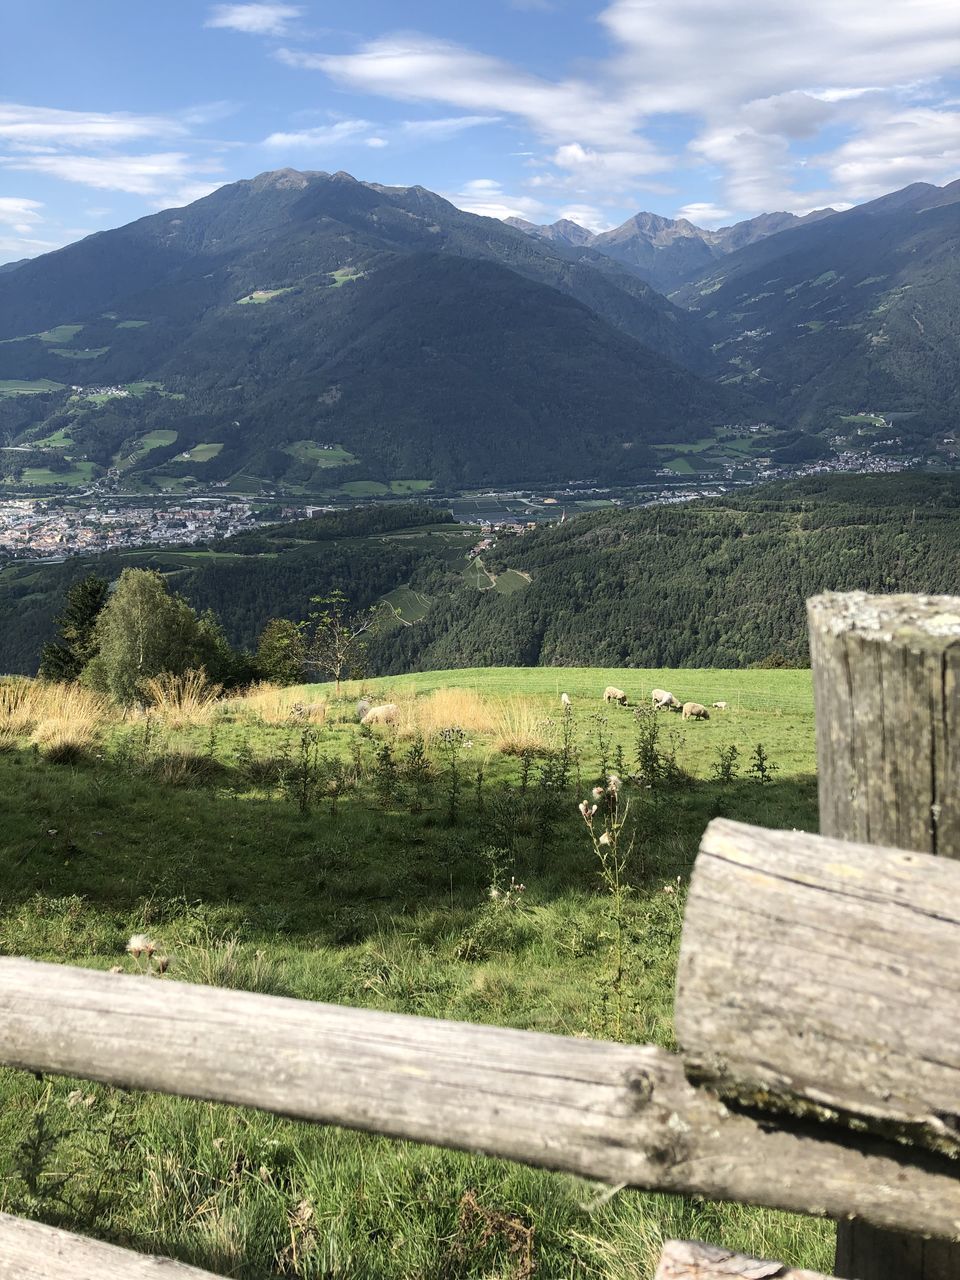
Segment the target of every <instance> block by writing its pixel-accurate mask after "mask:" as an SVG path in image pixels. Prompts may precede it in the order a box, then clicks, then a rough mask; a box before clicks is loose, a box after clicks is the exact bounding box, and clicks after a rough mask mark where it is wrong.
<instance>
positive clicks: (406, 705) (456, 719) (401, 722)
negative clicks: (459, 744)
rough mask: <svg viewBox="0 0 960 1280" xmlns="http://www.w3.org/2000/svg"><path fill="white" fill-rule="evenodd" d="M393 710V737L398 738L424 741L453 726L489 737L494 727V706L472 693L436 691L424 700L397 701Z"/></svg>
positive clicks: (461, 690) (470, 690) (467, 690)
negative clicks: (395, 715) (420, 736)
mask: <svg viewBox="0 0 960 1280" xmlns="http://www.w3.org/2000/svg"><path fill="white" fill-rule="evenodd" d="M397 706H398V707H399V708H400V715H399V718H398V720H397V722H396V723H397V733H398V734H399V735H400V736H401V737H413V736H414V734H417V733H422V734H423V736H424V737H425V738H428V737H430V735H431V734H434V733H439V731H440V730H441V729H450V728H452V727H453V726H454V725H459V727H460V728H461V729H463V730H465V731H466V732H467V733H484V734H485V733H493V732H494V731H495V729H496V727H497V709H496V706H495V705H491V703H489V702H488V701H487V700H486V699H484V698H481V697H480V695H479V694H478V693H476V692H475V691H474V690H473V689H457V688H450V689H436V690H434V692H433V693H430V694H427V696H426V697H424V698H403V699H401V700H398V702H397Z"/></svg>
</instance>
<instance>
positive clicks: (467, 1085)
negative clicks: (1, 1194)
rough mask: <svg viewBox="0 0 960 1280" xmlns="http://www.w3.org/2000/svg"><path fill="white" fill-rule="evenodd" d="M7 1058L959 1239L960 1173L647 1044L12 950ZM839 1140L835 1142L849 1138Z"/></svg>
mask: <svg viewBox="0 0 960 1280" xmlns="http://www.w3.org/2000/svg"><path fill="white" fill-rule="evenodd" d="M0 1063H2V1064H4V1065H6V1066H11V1067H20V1068H24V1069H27V1070H31V1071H41V1072H51V1073H54V1074H59V1075H67V1076H80V1077H83V1078H85V1079H91V1080H100V1081H104V1082H106V1083H109V1084H113V1085H120V1086H126V1087H130V1088H136V1089H152V1090H157V1091H159V1092H162V1093H174V1094H182V1095H184V1096H186V1097H192V1098H202V1099H207V1100H212V1101H219V1102H227V1103H234V1104H239V1105H244V1106H252V1107H258V1108H260V1109H261V1110H265V1111H272V1112H276V1113H278V1114H281V1115H287V1116H292V1117H296V1118H299V1119H303V1120H313V1121H319V1122H322V1123H328V1124H339V1125H345V1126H348V1127H350V1128H355V1129H363V1130H367V1131H369V1132H374V1133H382V1134H387V1135H390V1136H393V1137H397V1138H410V1139H413V1140H416V1141H420V1142H429V1143H433V1144H435V1145H437V1146H445V1147H456V1148H460V1149H463V1150H469V1151H480V1152H484V1153H486V1154H489V1155H495V1156H500V1157H504V1158H507V1159H513V1160H519V1161H522V1162H524V1163H527V1164H532V1165H537V1166H540V1167H543V1168H548V1169H562V1170H567V1171H569V1172H571V1173H575V1174H579V1175H581V1176H583V1177H588V1178H596V1179H600V1180H604V1181H608V1182H612V1183H622V1184H624V1185H628V1186H633V1187H643V1188H651V1189H655V1190H660V1191H671V1192H685V1193H693V1194H698V1195H702V1196H705V1197H707V1198H710V1199H724V1200H739V1201H743V1202H746V1203H751V1204H759V1205H768V1206H773V1207H777V1208H783V1209H790V1210H794V1211H797V1212H803V1213H812V1214H828V1215H831V1216H835V1217H840V1216H842V1215H845V1214H848V1213H857V1214H859V1215H860V1216H862V1217H863V1218H865V1219H868V1220H870V1221H872V1222H875V1223H877V1224H878V1225H881V1226H883V1225H898V1226H906V1227H909V1228H910V1229H912V1230H914V1231H920V1232H926V1233H928V1234H931V1235H938V1236H944V1237H950V1238H954V1237H956V1236H958V1235H960V1184H958V1181H957V1178H956V1177H955V1171H956V1170H955V1166H953V1165H951V1163H950V1162H948V1161H946V1160H943V1159H942V1158H939V1157H934V1156H931V1155H928V1154H927V1153H920V1158H919V1159H918V1160H917V1162H916V1163H913V1162H911V1161H910V1160H908V1159H906V1158H905V1153H904V1151H903V1149H902V1148H899V1147H897V1146H896V1145H895V1144H885V1143H883V1142H880V1141H878V1140H876V1139H873V1138H870V1137H869V1136H868V1137H867V1138H865V1139H864V1141H862V1142H861V1141H860V1140H859V1138H858V1137H855V1136H853V1135H849V1134H840V1135H839V1137H838V1138H837V1140H833V1139H832V1137H831V1134H830V1133H829V1132H824V1131H822V1129H821V1130H819V1131H813V1130H810V1131H807V1130H805V1129H804V1128H803V1127H802V1126H801V1127H800V1128H798V1129H797V1130H796V1131H793V1130H789V1129H780V1128H776V1129H775V1128H772V1127H771V1126H770V1124H769V1123H767V1122H764V1121H758V1120H756V1119H754V1118H752V1117H750V1116H748V1115H741V1114H737V1113H735V1112H734V1111H732V1110H731V1109H729V1108H728V1107H727V1106H725V1105H724V1104H723V1103H722V1102H721V1101H720V1100H719V1099H718V1098H717V1096H716V1095H715V1094H714V1093H713V1092H711V1091H710V1090H706V1089H698V1088H695V1087H694V1086H692V1085H691V1084H690V1083H688V1081H687V1080H686V1078H685V1076H684V1071H683V1066H682V1063H681V1062H680V1060H679V1059H678V1058H676V1057H674V1056H672V1055H670V1054H668V1053H665V1052H664V1051H663V1050H661V1049H657V1048H654V1047H652V1046H628V1045H620V1044H610V1043H605V1042H601V1041H591V1040H580V1039H573V1038H566V1037H561V1036H552V1035H544V1034H541V1033H537V1032H527V1031H512V1030H507V1029H503V1028H498V1027H483V1026H475V1025H473V1024H472V1023H456V1022H441V1021H435V1020H433V1019H430V1018H417V1017H412V1016H409V1015H405V1014H393V1013H378V1012H373V1011H369V1010H362V1009H352V1008H345V1007H340V1006H337V1005H323V1004H312V1003H309V1002H306V1001H299V1000H289V999H283V998H279V997H274V996H261V995H252V994H249V993H246V992H239V991H229V990H223V989H220V988H211V987H199V986H193V985H188V984H183V983H176V982H168V981H167V980H166V979H164V980H158V979H156V978H149V977H134V976H126V975H122V974H110V973H103V972H93V971H89V970H84V969H75V968H71V967H69V966H60V965H49V964H40V963H37V962H34V961H30V960H20V959H0ZM834 1136H836V1135H834Z"/></svg>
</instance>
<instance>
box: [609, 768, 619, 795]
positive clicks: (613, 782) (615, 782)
mask: <svg viewBox="0 0 960 1280" xmlns="http://www.w3.org/2000/svg"><path fill="white" fill-rule="evenodd" d="M622 786H623V779H622V778H621V777H620V775H619V773H611V774H610V775H609V776H608V778H607V790H608V791H612V792H613V794H614V795H616V794H617V792H618V791H619V790H620V788H621V787H622Z"/></svg>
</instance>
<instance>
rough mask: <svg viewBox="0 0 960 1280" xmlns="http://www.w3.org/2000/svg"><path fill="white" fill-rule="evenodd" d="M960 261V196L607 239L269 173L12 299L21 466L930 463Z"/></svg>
mask: <svg viewBox="0 0 960 1280" xmlns="http://www.w3.org/2000/svg"><path fill="white" fill-rule="evenodd" d="M958 242H960V183H953V184H951V185H950V186H947V187H943V188H939V187H933V186H930V185H928V184H915V185H913V186H911V187H908V188H906V189H904V190H903V191H901V192H897V193H894V194H893V195H891V196H887V197H884V198H883V199H881V200H877V201H873V202H872V203H871V204H867V205H861V206H858V207H856V208H854V209H850V210H847V211H845V212H840V213H837V212H833V211H831V210H822V211H818V212H817V213H815V214H811V215H808V216H807V217H805V218H797V217H794V216H793V215H791V214H767V215H763V216H761V217H759V218H754V219H751V220H750V221H748V222H744V223H738V224H736V225H735V226H731V227H726V228H722V229H720V230H719V231H705V230H703V229H701V228H697V227H694V226H693V224H691V223H689V222H685V221H683V220H678V221H671V220H669V219H665V218H660V217H659V216H657V215H654V214H648V213H641V214H638V215H636V216H635V217H634V218H632V219H630V220H629V221H628V222H627V223H625V224H624V226H623V227H620V228H617V229H616V230H615V231H611V232H607V233H604V234H602V235H599V236H594V235H593V234H592V233H590V232H589V231H586V230H585V229H584V228H580V227H577V226H576V225H575V224H573V223H563V222H561V223H557V224H554V225H553V226H552V227H548V228H536V227H532V226H528V225H524V226H521V227H518V226H516V225H507V224H506V223H504V222H500V221H498V220H495V219H491V218H482V217H478V216H476V215H473V214H469V213H464V212H462V211H461V210H458V209H456V208H455V207H454V206H453V205H452V204H450V203H449V202H447V201H446V200H444V199H443V198H441V197H440V196H438V195H435V194H434V193H432V192H430V191H427V190H425V189H424V188H422V187H409V188H391V187H384V186H380V185H378V184H375V183H364V182H359V181H357V180H356V179H354V178H352V177H351V176H350V175H349V174H344V173H336V174H327V173H300V172H297V171H295V170H289V169H286V170H280V171H276V172H272V173H266V174H261V175H260V176H259V177H258V178H255V179H253V180H250V181H243V182H237V183H233V184H231V185H229V186H226V187H222V188H220V189H219V190H218V191H216V192H214V193H213V194H212V195H209V196H207V197H205V198H204V199H202V200H198V201H196V202H195V203H193V204H190V205H188V206H186V207H184V208H182V209H172V210H166V211H164V212H162V213H158V214H154V215H151V216H149V217H146V218H142V219H140V220H138V221H137V222H134V223H131V224H129V225H128V226H125V227H121V228H118V229H117V230H114V231H107V232H101V233H98V234H96V235H93V236H90V237H88V238H87V239H85V240H82V241H79V242H78V243H76V244H73V245H70V246H68V247H66V248H64V249H61V250H58V251H56V252H54V253H49V254H45V255H43V256H42V257H39V258H35V259H32V260H29V261H26V262H22V263H19V264H11V265H10V266H9V267H8V269H7V270H5V271H4V272H2V273H0V464H2V466H3V467H4V468H5V470H6V473H7V474H8V475H13V476H16V475H18V474H20V475H22V476H25V477H27V478H28V479H29V478H30V477H31V476H32V477H34V479H36V478H37V477H40V478H41V479H44V478H47V479H50V480H51V482H52V483H56V479H57V477H58V476H62V477H64V479H63V480H62V482H61V483H64V484H70V483H74V484H80V483H86V482H88V481H89V479H90V478H91V476H94V475H97V474H101V473H104V472H106V473H108V476H109V475H111V474H112V475H113V476H114V478H115V480H116V478H117V477H119V478H120V480H122V483H123V487H124V488H127V487H131V486H132V487H134V488H136V486H137V485H138V484H139V485H140V486H141V487H142V488H146V489H149V488H151V487H152V488H154V489H156V488H160V489H166V490H178V489H183V488H185V487H190V485H191V484H192V483H195V482H201V483H213V482H218V483H222V484H226V483H229V485H230V487H231V489H232V490H233V489H238V490H241V491H243V490H246V491H253V492H256V491H259V490H260V489H261V488H262V487H263V486H264V485H275V484H279V485H281V486H282V487H284V488H285V489H286V490H288V491H290V492H293V493H296V492H309V493H317V492H320V491H323V492H330V493H337V492H339V493H343V494H347V495H360V494H362V493H371V494H372V493H378V492H386V491H389V490H390V489H392V490H393V492H400V493H403V492H416V491H419V490H423V489H425V488H427V487H428V486H430V485H436V486H439V487H443V488H464V487H469V486H472V485H480V484H500V485H504V484H517V483H534V482H551V481H569V480H574V479H577V480H605V481H610V480H611V479H616V480H619V481H621V482H626V483H629V482H631V481H633V480H640V479H646V478H650V477H652V476H653V474H654V473H655V471H656V469H657V467H658V465H659V464H660V463H661V461H662V450H663V449H664V448H665V447H667V446H668V445H675V444H678V443H679V444H683V443H690V442H693V441H697V440H702V439H704V438H709V437H711V436H712V435H714V434H715V432H716V430H717V429H718V428H720V427H721V426H722V425H723V424H729V423H731V422H738V421H740V422H743V421H751V420H753V419H756V418H758V417H764V418H766V419H767V420H768V421H770V422H772V423H774V424H775V425H777V426H780V427H784V428H787V429H790V430H791V431H792V432H793V434H792V436H791V437H790V440H791V441H792V442H796V440H797V430H798V429H799V430H800V431H802V432H803V433H804V439H803V441H801V442H800V444H799V448H800V453H801V455H802V454H803V453H804V452H805V451H806V453H807V454H810V453H811V451H812V455H815V454H816V453H817V452H818V451H820V450H822V449H824V448H827V447H828V445H827V441H828V440H830V439H833V438H835V437H836V435H837V433H840V434H842V433H843V431H844V430H850V429H852V428H850V427H849V426H845V425H844V424H845V423H849V422H856V423H858V424H859V425H858V426H857V428H856V429H857V430H860V429H861V428H862V421H861V418H862V415H863V414H864V413H865V412H867V411H869V412H870V413H871V414H873V415H874V420H875V421H876V423H877V429H878V431H879V432H880V433H881V434H882V432H883V431H887V433H888V434H889V425H888V424H889V422H890V421H891V419H895V421H896V432H897V438H898V439H899V440H901V442H902V440H903V439H904V438H907V437H909V439H910V441H911V442H914V443H915V442H924V441H927V442H929V441H930V440H931V439H933V438H938V437H939V436H942V434H943V432H944V431H945V430H947V429H948V428H949V427H951V426H952V425H955V421H956V415H957V413H958V411H960V400H958V396H960V392H958V387H960V376H958V375H960V303H958V299H960V288H958V286H960V279H958V271H960V266H958V264H960V253H958V248H960V243H958ZM651 264H652V265H651ZM654 279H656V281H658V282H659V283H660V287H661V288H667V287H668V284H669V286H670V288H671V296H670V297H669V298H668V297H666V296H664V294H663V293H662V292H660V290H659V289H658V288H656V287H655V286H654V284H653V283H651V281H652V280H654ZM658 448H659V450H660V451H661V452H658ZM117 482H118V483H119V480H118V481H117Z"/></svg>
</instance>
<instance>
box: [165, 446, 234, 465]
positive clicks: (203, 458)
mask: <svg viewBox="0 0 960 1280" xmlns="http://www.w3.org/2000/svg"><path fill="white" fill-rule="evenodd" d="M222 448H223V445H222V444H195V445H194V446H193V448H192V449H188V450H187V451H186V453H181V454H180V455H179V456H178V457H177V458H176V459H175V461H176V462H209V461H210V459H211V458H215V457H216V456H217V454H218V453H219V452H220V451H221V450H222Z"/></svg>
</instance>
